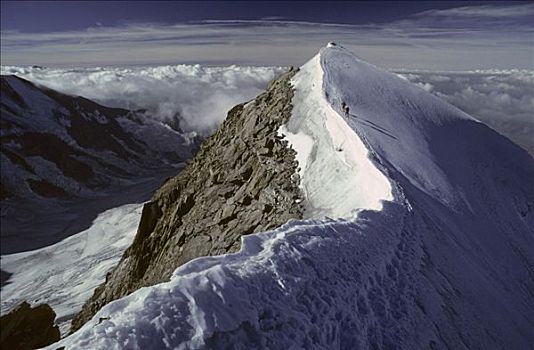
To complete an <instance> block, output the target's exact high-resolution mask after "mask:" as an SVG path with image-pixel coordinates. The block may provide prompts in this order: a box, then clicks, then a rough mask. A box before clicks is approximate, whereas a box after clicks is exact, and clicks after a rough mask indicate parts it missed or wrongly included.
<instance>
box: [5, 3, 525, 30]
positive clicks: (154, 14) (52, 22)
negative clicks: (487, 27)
mask: <svg viewBox="0 0 534 350" xmlns="http://www.w3.org/2000/svg"><path fill="white" fill-rule="evenodd" d="M512 3H514V2H510V1H508V2H507V1H504V2H502V1H501V2H495V1H493V2H488V1H482V2H481V1H361V2H334V1H308V2H305V1H293V2H285V1H248V2H246V1H225V2H223V1H194V2H187V1H186V2H172V1H2V2H1V7H2V11H1V16H2V21H1V27H2V30H17V31H21V32H47V31H64V30H76V29H83V28H87V27H93V26H95V25H97V23H98V25H104V26H116V25H122V24H125V23H131V22H155V23H168V24H172V23H176V22H191V21H201V20H228V19H231V20H251V19H265V18H267V19H273V18H275V19H283V20H291V21H310V22H324V23H344V24H371V23H373V24H380V23H387V22H391V21H395V20H400V19H403V18H406V17H408V16H410V15H413V14H415V13H419V12H422V11H427V10H431V9H449V8H455V7H460V6H479V5H484V4H492V5H498V4H506V5H510V4H512ZM515 3H520V2H515Z"/></svg>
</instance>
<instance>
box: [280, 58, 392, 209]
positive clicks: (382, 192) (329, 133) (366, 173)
mask: <svg viewBox="0 0 534 350" xmlns="http://www.w3.org/2000/svg"><path fill="white" fill-rule="evenodd" d="M292 84H293V86H294V87H295V96H294V98H293V105H294V107H293V112H292V116H291V118H290V120H289V122H288V123H287V125H284V126H283V127H282V128H281V129H280V133H281V134H282V135H285V136H286V139H287V140H288V141H289V143H290V144H291V146H292V147H293V148H294V149H295V150H296V151H297V161H298V162H299V167H300V171H299V175H300V179H301V180H300V186H301V188H302V190H303V192H304V196H305V199H306V200H305V212H304V215H305V217H309V218H321V217H329V218H334V219H338V218H346V219H350V218H354V217H355V216H356V212H357V211H358V210H361V209H374V210H380V209H381V208H382V200H391V199H393V196H392V194H391V185H390V183H389V181H388V180H387V178H386V177H385V176H384V175H383V174H382V173H381V172H380V171H379V170H378V169H377V168H376V166H375V165H374V164H373V163H372V162H371V160H370V159H369V151H368V150H367V148H365V145H364V144H363V142H362V141H361V140H360V138H359V137H358V135H357V134H356V133H355V132H354V130H352V129H351V128H350V127H349V125H348V124H347V122H346V121H345V120H344V119H343V117H342V116H341V115H340V114H338V113H337V112H336V111H335V110H334V109H333V108H332V106H331V105H330V104H329V103H328V101H327V100H326V99H325V95H324V90H323V70H322V68H321V64H320V56H319V55H317V56H315V57H314V58H312V59H311V60H310V61H309V62H308V63H306V64H305V65H304V66H303V67H301V69H300V70H299V72H298V73H297V74H296V75H295V77H294V79H293V81H292Z"/></svg>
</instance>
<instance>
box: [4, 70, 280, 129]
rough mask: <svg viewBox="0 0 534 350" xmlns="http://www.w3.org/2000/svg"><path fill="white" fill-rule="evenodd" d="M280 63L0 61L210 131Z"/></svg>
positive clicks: (58, 86) (69, 88)
mask: <svg viewBox="0 0 534 350" xmlns="http://www.w3.org/2000/svg"><path fill="white" fill-rule="evenodd" d="M285 70H287V69H286V68H282V67H253V66H250V67H243V66H226V67H208V66H200V65H174V66H157V67H97V68H72V69H62V68H44V67H15V66H2V67H1V74H2V75H5V74H14V75H17V76H19V77H22V78H24V79H27V80H30V81H32V82H34V83H37V84H40V85H44V86H47V87H49V88H51V89H54V90H57V91H61V92H64V93H67V94H71V95H79V96H83V97H86V98H88V99H91V100H94V101H96V102H98V103H101V104H103V105H105V106H110V107H121V108H126V109H130V110H137V109H145V110H147V111H148V113H149V114H150V115H152V116H153V117H155V118H157V119H160V120H163V121H165V120H171V119H173V118H174V117H175V116H177V117H179V119H180V121H181V123H180V126H181V127H182V128H183V129H184V130H185V131H196V132H198V133H200V134H201V135H207V134H209V133H210V132H212V131H213V130H214V129H215V128H216V127H217V126H218V125H219V124H220V123H221V122H222V121H223V120H224V118H225V117H226V112H227V111H228V110H229V109H230V108H232V107H233V106H235V105H236V104H238V103H241V102H245V101H248V100H250V99H252V98H254V97H255V96H256V95H258V94H259V93H261V92H262V91H263V90H265V88H266V87H267V85H268V83H269V82H270V81H271V80H272V79H273V78H274V77H276V76H277V75H279V74H280V73H282V72H284V71H285Z"/></svg>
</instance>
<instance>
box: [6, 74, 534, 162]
mask: <svg viewBox="0 0 534 350" xmlns="http://www.w3.org/2000/svg"><path fill="white" fill-rule="evenodd" d="M285 70H286V68H283V67H239V66H229V67H206V66H201V65H177V66H155V67H122V68H121V67H100V68H76V69H61V68H39V67H15V66H2V67H1V70H0V72H1V73H2V74H16V75H18V76H20V77H22V78H25V79H28V80H31V81H33V82H36V83H38V84H41V85H45V86H48V87H50V88H52V89H55V90H59V91H62V92H65V93H68V94H73V95H81V96H84V97H87V98H89V99H92V100H95V101H97V102H100V103H102V104H104V105H107V106H113V107H122V108H127V109H146V110H147V111H148V112H149V113H150V114H151V115H153V116H154V117H155V118H158V119H161V120H166V119H170V118H172V117H174V116H175V115H177V116H179V117H180V118H181V119H182V120H183V122H182V124H181V126H182V127H183V128H184V129H185V130H186V131H197V132H199V133H201V134H204V135H207V134H209V133H210V132H212V131H213V130H214V129H215V128H216V127H217V126H218V125H219V124H220V123H221V122H222V121H223V120H224V118H225V117H226V112H227V111H228V110H229V109H230V108H232V107H233V106H234V105H236V104H238V103H241V102H245V101H247V100H249V99H252V98H253V97H255V96H256V95H258V94H259V93H261V92H262V91H263V90H264V89H265V88H266V86H267V84H268V83H269V81H270V80H272V79H273V78H274V77H275V76H276V75H278V74H280V73H282V72H284V71H285ZM396 72H397V73H398V74H399V75H401V76H402V77H404V78H405V79H408V80H410V81H412V82H413V83H415V84H418V85H419V86H421V87H422V88H423V89H425V90H427V91H429V92H431V93H433V94H435V95H437V96H438V97H440V98H442V99H444V100H446V101H448V102H449V103H451V104H453V105H455V106H456V107H458V108H460V109H462V110H463V111H465V112H467V113H469V114H470V115H472V116H474V117H476V118H477V119H479V120H480V121H482V122H484V123H486V124H488V125H490V126H491V127H492V128H494V129H495V130H497V131H498V132H500V133H502V134H504V135H505V136H507V137H509V138H511V139H512V140H513V141H515V142H516V143H517V144H519V145H521V146H522V147H524V148H525V149H527V150H528V151H529V152H530V153H531V154H533V155H534V138H533V137H532V135H534V71H529V70H516V69H512V70H479V71H464V72H451V71H442V72H438V71H420V70H419V71H415V70H402V71H398V70H397V71H396Z"/></svg>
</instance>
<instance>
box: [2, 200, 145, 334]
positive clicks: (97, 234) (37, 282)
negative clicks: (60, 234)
mask: <svg viewBox="0 0 534 350" xmlns="http://www.w3.org/2000/svg"><path fill="white" fill-rule="evenodd" d="M142 209H143V205H142V204H127V205H123V206H121V207H117V208H113V209H110V210H107V211H105V212H103V213H102V214H100V215H99V216H98V217H97V218H96V219H95V221H94V222H93V224H92V225H91V227H89V228H88V229H87V230H85V231H82V232H80V233H78V234H76V235H74V236H71V237H69V238H66V239H64V240H62V241H61V242H59V243H56V244H54V245H51V246H48V247H45V248H41V249H37V250H34V251H29V252H24V253H17V254H11V255H3V256H2V257H1V264H2V269H3V270H5V271H7V272H9V273H12V274H13V276H12V277H11V278H10V280H9V283H8V284H7V285H5V286H4V287H3V288H2V303H1V310H2V314H5V313H7V312H8V311H9V310H10V309H12V308H13V307H14V306H15V305H17V304H19V303H21V302H22V301H24V300H26V301H28V302H30V303H34V304H39V303H43V302H46V303H48V304H49V305H50V306H52V308H53V309H54V311H55V312H56V315H57V319H56V322H59V324H60V328H61V331H62V333H63V334H65V333H67V331H68V330H69V327H70V319H71V318H72V316H73V315H74V314H76V313H77V312H78V311H80V309H81V307H82V305H83V303H84V302H85V301H86V300H87V299H89V297H90V296H91V294H92V293H93V290H94V289H95V288H96V287H97V286H99V285H100V284H101V283H102V282H103V281H104V279H105V277H106V273H107V272H108V271H109V270H110V269H111V268H112V267H113V266H115V265H116V264H117V263H118V262H119V260H120V258H121V256H122V253H123V252H124V250H126V248H128V246H129V245H130V244H131V242H132V240H133V238H134V236H135V233H136V231H137V226H138V224H139V219H140V217H141V211H142Z"/></svg>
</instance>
